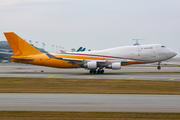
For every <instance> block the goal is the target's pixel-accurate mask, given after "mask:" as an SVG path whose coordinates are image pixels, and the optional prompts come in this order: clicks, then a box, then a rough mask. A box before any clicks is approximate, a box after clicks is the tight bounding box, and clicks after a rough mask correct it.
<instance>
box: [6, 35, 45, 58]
mask: <svg viewBox="0 0 180 120" xmlns="http://www.w3.org/2000/svg"><path fill="white" fill-rule="evenodd" d="M4 35H5V37H6V39H7V41H8V43H9V45H10V47H11V49H12V51H13V53H14V55H15V56H28V55H36V54H41V52H40V51H39V50H37V49H36V48H35V47H33V46H32V45H30V44H29V43H27V42H26V41H25V40H23V39H22V38H20V37H19V36H18V35H16V34H15V33H14V32H5V33H4Z"/></svg>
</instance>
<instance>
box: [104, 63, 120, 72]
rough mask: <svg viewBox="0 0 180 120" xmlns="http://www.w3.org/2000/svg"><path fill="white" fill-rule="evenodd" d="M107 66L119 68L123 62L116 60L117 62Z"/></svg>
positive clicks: (114, 68)
mask: <svg viewBox="0 0 180 120" xmlns="http://www.w3.org/2000/svg"><path fill="white" fill-rule="evenodd" d="M106 68H109V69H113V70H119V69H121V63H120V62H115V63H112V64H111V65H108V66H107V67H106Z"/></svg>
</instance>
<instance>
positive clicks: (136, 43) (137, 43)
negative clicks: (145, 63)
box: [132, 39, 145, 46]
mask: <svg viewBox="0 0 180 120" xmlns="http://www.w3.org/2000/svg"><path fill="white" fill-rule="evenodd" d="M132 40H135V41H136V42H135V44H133V45H134V46H137V45H140V44H139V42H138V41H139V40H145V39H132Z"/></svg>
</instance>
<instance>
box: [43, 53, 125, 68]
mask: <svg viewBox="0 0 180 120" xmlns="http://www.w3.org/2000/svg"><path fill="white" fill-rule="evenodd" d="M46 55H47V56H48V57H49V58H54V59H58V60H65V61H69V62H68V63H70V64H71V66H73V65H79V66H81V67H83V65H84V64H85V63H87V62H97V65H98V66H102V67H103V66H107V65H109V64H112V63H115V62H120V63H121V64H122V63H127V62H128V61H120V60H119V61H117V60H84V59H72V58H61V57H56V56H53V55H51V54H46Z"/></svg>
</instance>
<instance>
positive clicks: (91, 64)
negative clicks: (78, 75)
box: [84, 61, 97, 69]
mask: <svg viewBox="0 0 180 120" xmlns="http://www.w3.org/2000/svg"><path fill="white" fill-rule="evenodd" d="M84 67H85V68H89V69H96V68H97V62H94V61H93V62H87V63H85V64H84Z"/></svg>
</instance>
